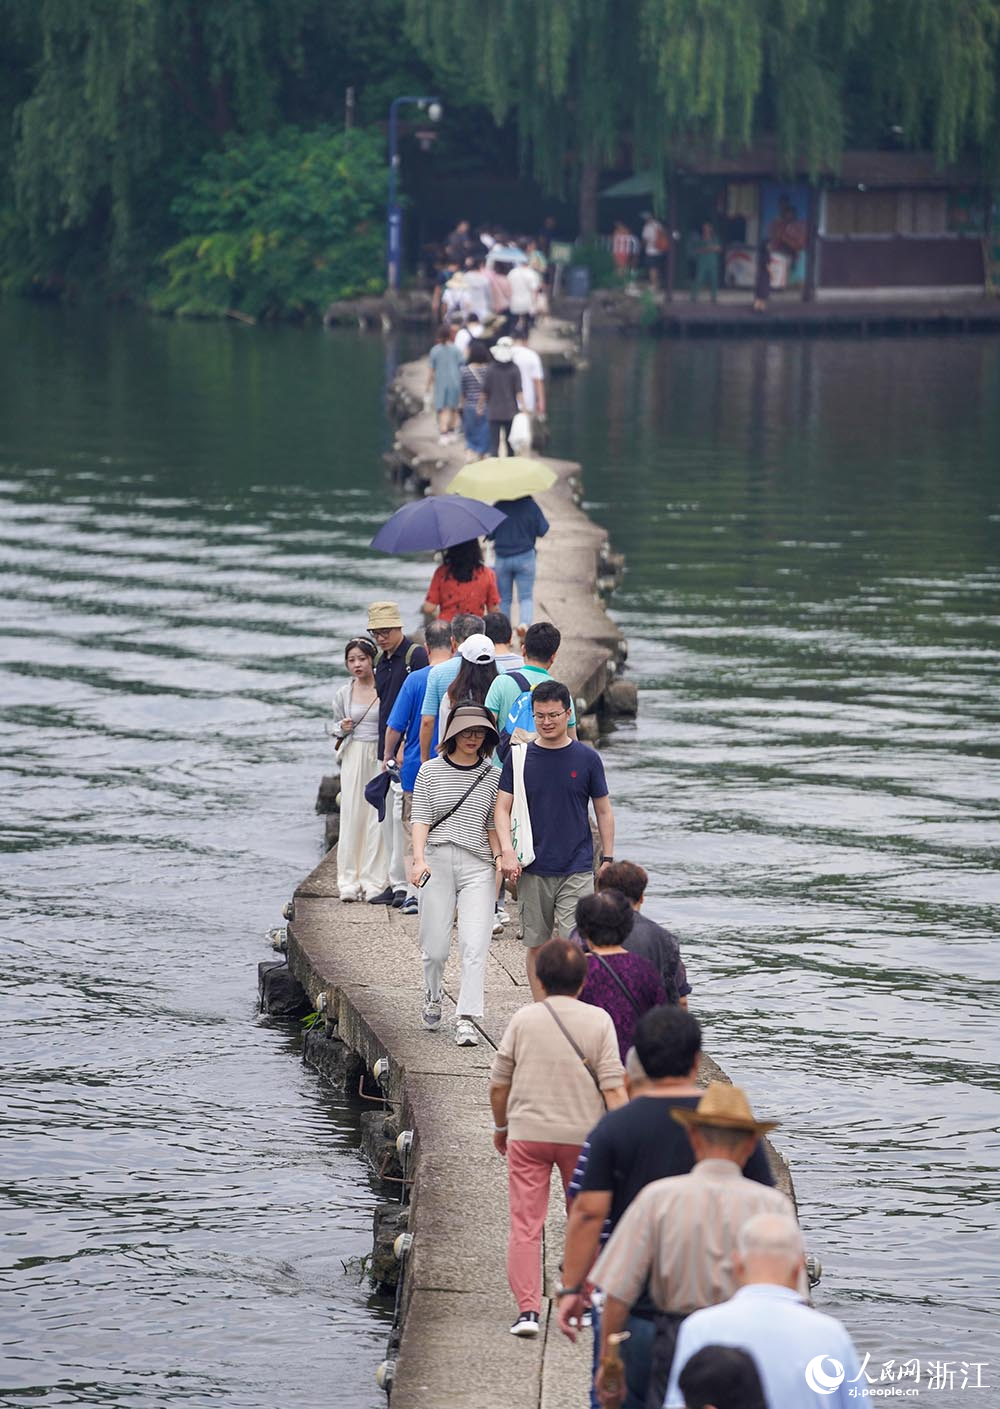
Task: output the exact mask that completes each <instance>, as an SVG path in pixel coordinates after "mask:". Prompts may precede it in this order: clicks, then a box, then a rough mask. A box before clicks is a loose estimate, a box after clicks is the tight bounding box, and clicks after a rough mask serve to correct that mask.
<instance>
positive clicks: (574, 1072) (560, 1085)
mask: <svg viewBox="0 0 1000 1409" xmlns="http://www.w3.org/2000/svg"><path fill="white" fill-rule="evenodd" d="M536 959H537V963H536V970H535V972H536V976H537V979H538V982H539V984H540V985H541V987H542V990H543V991H544V994H545V998H544V1000H543V1001H542V1002H540V1003H529V1004H528V1005H527V1006H526V1007H524V1008H521V1009H519V1011H518V1012H516V1013H515V1014H514V1016H513V1017H512V1018H511V1020H510V1022H509V1024H508V1026H507V1031H506V1032H505V1033H504V1035H503V1040H502V1042H501V1043H500V1046H499V1048H498V1050H497V1054H496V1057H495V1058H494V1061H493V1067H492V1070H491V1071H490V1105H491V1106H492V1108H493V1143H494V1144H495V1145H496V1148H497V1152H498V1153H499V1154H501V1155H503V1156H505V1157H506V1160H507V1181H508V1188H509V1195H510V1235H509V1238H508V1242H507V1277H508V1280H509V1281H510V1288H511V1291H512V1292H513V1293H514V1296H515V1298H516V1300H517V1307H518V1317H517V1320H516V1321H515V1322H514V1324H513V1326H511V1328H510V1329H511V1333H512V1335H515V1336H537V1335H538V1329H539V1327H538V1318H539V1313H540V1311H541V1307H542V1274H541V1251H542V1228H543V1227H544V1225H545V1215H546V1213H547V1212H548V1206H549V1181H550V1179H551V1175H552V1166H553V1165H556V1166H557V1167H558V1169H559V1173H560V1175H561V1176H562V1181H563V1188H564V1189H565V1188H567V1187H568V1185H569V1181H570V1179H571V1178H572V1177H573V1170H574V1168H575V1167H576V1161H577V1158H578V1156H579V1154H580V1147H581V1146H582V1145H583V1142H584V1140H585V1139H586V1138H587V1135H588V1134H589V1133H590V1131H591V1130H592V1129H593V1127H594V1126H595V1125H596V1124H597V1122H598V1121H599V1120H600V1118H601V1116H602V1115H603V1114H604V1112H605V1110H606V1109H607V1110H610V1109H612V1108H613V1107H615V1106H623V1105H624V1104H625V1101H626V1099H627V1097H626V1094H625V1086H624V1081H625V1073H624V1071H623V1069H622V1064H621V1061H620V1059H619V1056H618V1040H617V1038H616V1036H615V1028H614V1023H613V1022H612V1021H611V1018H610V1017H609V1016H608V1014H607V1013H606V1012H605V1011H604V1010H603V1008H594V1007H591V1006H589V1005H588V1004H584V1003H580V1002H578V1001H577V998H578V995H579V992H580V989H581V988H582V987H583V984H584V981H585V979H586V977H587V964H586V960H585V958H584V956H583V954H582V953H581V952H580V950H579V949H577V947H576V946H575V945H574V944H570V943H569V941H568V940H565V939H550V940H549V941H548V943H547V944H543V945H542V946H541V948H540V949H538V950H537V951H536Z"/></svg>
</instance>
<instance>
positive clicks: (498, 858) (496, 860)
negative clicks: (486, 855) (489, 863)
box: [493, 856, 503, 866]
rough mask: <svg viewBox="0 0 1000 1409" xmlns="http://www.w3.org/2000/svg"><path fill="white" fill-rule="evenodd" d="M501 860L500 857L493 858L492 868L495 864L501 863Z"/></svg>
mask: <svg viewBox="0 0 1000 1409" xmlns="http://www.w3.org/2000/svg"><path fill="white" fill-rule="evenodd" d="M502 860H503V857H502V856H494V858H493V864H494V866H495V865H496V864H497V862H498V861H502Z"/></svg>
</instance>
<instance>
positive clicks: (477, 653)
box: [458, 633, 497, 665]
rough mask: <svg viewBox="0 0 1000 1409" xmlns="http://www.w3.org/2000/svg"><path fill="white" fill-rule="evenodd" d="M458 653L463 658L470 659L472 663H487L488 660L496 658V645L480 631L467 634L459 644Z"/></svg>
mask: <svg viewBox="0 0 1000 1409" xmlns="http://www.w3.org/2000/svg"><path fill="white" fill-rule="evenodd" d="M458 653H459V655H460V656H461V657H462V659H463V660H467V661H471V663H472V664H473V665H489V663H490V661H495V660H496V658H497V648H496V646H494V644H493V642H492V641H491V640H490V638H489V637H488V636H483V635H482V634H481V633H480V634H478V635H475V636H467V637H466V638H465V640H464V641H463V642H462V644H461V645H460V646H459V648H458Z"/></svg>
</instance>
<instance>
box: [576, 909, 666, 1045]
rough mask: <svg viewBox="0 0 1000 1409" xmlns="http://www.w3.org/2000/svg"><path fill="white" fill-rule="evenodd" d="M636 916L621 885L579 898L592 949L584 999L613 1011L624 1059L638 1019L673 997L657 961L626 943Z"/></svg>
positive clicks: (581, 927) (580, 920) (579, 924)
mask: <svg viewBox="0 0 1000 1409" xmlns="http://www.w3.org/2000/svg"><path fill="white" fill-rule="evenodd" d="M633 919H634V912H633V910H632V907H631V905H630V904H629V903H628V901H627V900H626V899H625V897H624V895H622V893H621V891H618V890H601V891H600V892H599V893H598V894H596V895H585V896H584V897H583V899H582V900H579V901H577V905H576V928H577V930H578V931H579V934H580V938H581V939H582V940H583V943H584V947H585V950H586V953H587V982H586V983H585V984H584V986H583V992H582V993H581V994H580V1001H581V1002H582V1003H592V1004H593V1005H594V1006H595V1007H596V1008H603V1009H604V1011H605V1012H606V1013H609V1014H610V1016H611V1021H612V1022H613V1023H614V1025H615V1032H616V1034H617V1036H618V1051H619V1054H620V1056H621V1059H622V1061H623V1062H624V1061H625V1057H626V1054H627V1053H628V1049H629V1048H630V1047H631V1046H632V1040H633V1036H634V1033H635V1027H636V1023H637V1022H638V1021H639V1019H640V1018H641V1017H642V1016H643V1014H644V1013H648V1012H649V1010H650V1008H658V1007H660V1005H661V1004H663V1003H665V1002H666V1001H667V995H666V993H665V992H664V989H663V984H662V983H661V982H660V975H659V974H658V973H657V972H656V970H655V969H654V968H653V965H652V964H651V963H650V962H649V960H648V959H643V957H642V956H641V955H640V954H630V953H629V952H628V950H627V949H626V948H625V940H626V939H627V938H628V934H629V931H630V930H631V928H632V921H633Z"/></svg>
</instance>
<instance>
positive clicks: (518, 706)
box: [497, 670, 535, 762]
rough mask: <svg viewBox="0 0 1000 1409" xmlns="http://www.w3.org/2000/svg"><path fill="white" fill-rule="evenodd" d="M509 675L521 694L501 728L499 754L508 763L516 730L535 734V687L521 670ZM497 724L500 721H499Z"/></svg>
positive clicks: (498, 745)
mask: <svg viewBox="0 0 1000 1409" xmlns="http://www.w3.org/2000/svg"><path fill="white" fill-rule="evenodd" d="M507 674H508V678H509V679H511V680H513V681H515V682H516V683H517V684H518V685H520V687H521V693H520V694H519V695H518V697H517V699H516V700H515V701H514V703H513V704H512V705H511V707H510V710H509V711H508V713H507V718H506V719H505V720H504V722H503V724H502V725H501V728H500V742H499V743H498V744H497V754H498V756H499V758H500V759H501V761H502V762H506V761H507V755H508V754H509V753H510V740H511V736H512V735H513V733H514V730H515V729H524V730H526V731H527V732H528V733H529V734H533V733H534V732H535V719H534V716H533V715H532V713H531V692H532V690H533V689H534V686H533V685H532V683H531V681H530V680H528V679H527V678H526V677H525V676H524V675H522V674H521V672H520V671H519V670H511V671H508V672H507ZM497 723H500V721H499V720H498V721H497Z"/></svg>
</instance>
